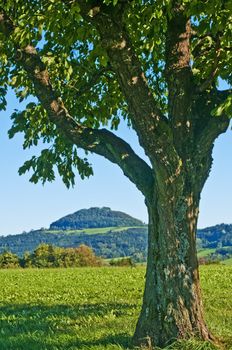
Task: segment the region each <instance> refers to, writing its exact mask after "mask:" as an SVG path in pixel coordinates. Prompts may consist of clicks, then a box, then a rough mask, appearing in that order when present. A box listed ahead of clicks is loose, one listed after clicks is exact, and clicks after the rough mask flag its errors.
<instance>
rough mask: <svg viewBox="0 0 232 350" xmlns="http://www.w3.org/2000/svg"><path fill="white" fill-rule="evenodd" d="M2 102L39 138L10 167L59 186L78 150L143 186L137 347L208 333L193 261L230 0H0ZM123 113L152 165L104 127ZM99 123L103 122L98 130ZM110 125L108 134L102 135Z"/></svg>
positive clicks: (219, 127) (222, 98)
mask: <svg viewBox="0 0 232 350" xmlns="http://www.w3.org/2000/svg"><path fill="white" fill-rule="evenodd" d="M0 6H1V14H0V31H1V40H2V44H1V78H0V79H1V85H2V87H1V94H2V99H1V107H2V108H3V109H4V108H5V105H6V97H5V94H6V90H7V85H10V86H11V87H12V88H13V89H14V90H15V92H16V95H17V96H18V98H19V100H20V101H22V100H24V99H25V98H26V97H28V96H31V95H32V96H34V97H35V98H36V102H33V103H29V104H28V105H27V107H26V108H25V110H23V111H15V113H14V114H13V115H12V121H13V124H12V128H11V130H10V131H9V135H10V137H13V136H14V135H15V134H16V133H17V132H23V133H24V136H25V140H24V144H23V146H24V148H26V147H30V146H31V145H37V143H38V141H39V140H42V141H43V142H44V143H48V147H47V148H45V149H44V150H43V151H42V152H41V155H40V156H38V157H36V156H34V157H33V158H32V159H31V160H28V161H26V162H25V164H24V165H23V166H22V167H21V168H20V169H19V173H20V174H22V173H25V172H26V171H28V170H30V169H32V171H33V175H32V177H31V181H32V182H35V183H36V182H38V181H39V180H42V181H43V182H45V181H46V180H48V181H52V180H54V178H55V173H54V166H55V165H56V166H57V168H58V172H59V174H60V175H61V177H62V178H63V181H64V183H65V184H66V185H67V186H70V185H73V184H74V176H75V175H74V169H75V168H77V170H78V171H79V173H80V175H81V177H82V178H84V177H86V176H90V175H92V168H91V166H90V164H89V163H88V160H87V158H86V157H84V158H83V157H82V158H81V153H80V152H79V149H83V150H84V151H85V152H86V153H88V152H93V153H96V154H99V155H102V156H104V157H105V158H107V159H108V160H109V161H111V162H113V163H115V164H117V165H118V166H119V167H120V168H121V169H122V171H123V173H124V174H125V176H127V177H128V178H129V179H130V180H131V181H132V182H133V183H134V184H135V185H136V186H137V188H138V189H139V190H140V191H141V192H142V193H143V195H144V197H145V203H146V206H147V209H148V214H149V238H148V242H149V247H148V260H147V273H146V285H145V292H144V297H143V306H142V311H141V314H140V317H139V320H138V323H137V326H136V331H135V334H134V338H133V339H134V343H135V344H143V343H144V344H145V343H146V342H148V343H150V344H152V345H153V344H156V345H159V346H164V345H166V344H168V343H169V342H171V341H172V340H173V339H176V338H186V337H189V336H198V337H200V338H202V339H206V340H207V339H212V336H211V334H210V332H209V330H208V328H207V326H206V324H205V321H204V318H203V311H202V302H201V293H200V286H199V274H198V262H197V257H196V226H197V218H198V211H199V209H198V208H199V201H200V194H201V191H202V188H203V186H204V183H205V181H206V179H207V177H208V175H209V172H210V168H211V165H212V150H213V144H214V141H215V139H216V138H217V137H218V136H219V135H220V134H221V133H223V132H225V131H226V130H227V128H228V125H229V118H228V116H229V115H230V114H231V90H227V91H220V90H219V89H218V79H219V78H222V79H224V80H225V81H227V83H231V74H230V72H231V50H230V47H231V46H230V45H231V43H230V34H231V22H230V12H231V8H230V5H229V1H227V0H226V1H221V0H214V1H204V2H201V1H197V0H191V1H190V0H185V1H178V0H169V1H161V0H156V1H155V0H154V1H152V0H148V1H143V0H104V1H100V0H76V1H75V0H73V1H71V0H57V1H53V0H50V1H43V0H24V1H22V0H14V1H13V0H8V1H7V2H6V1H3V0H1V1H0ZM123 119H125V120H126V121H127V123H128V124H129V125H131V126H132V127H133V129H134V130H135V131H136V133H137V135H138V139H139V142H140V145H141V146H142V147H143V149H144V151H145V153H146V155H147V157H148V158H149V161H150V164H148V163H147V162H146V161H144V160H143V159H141V158H140V157H139V156H138V155H136V154H135V152H134V151H133V150H132V148H131V146H130V145H129V144H128V143H127V142H126V141H125V140H123V139H121V138H120V137H118V136H116V135H115V134H114V132H113V130H114V129H117V126H118V124H119V122H120V121H123ZM105 126H108V128H107V129H106V128H104V127H105ZM110 129H111V130H110Z"/></svg>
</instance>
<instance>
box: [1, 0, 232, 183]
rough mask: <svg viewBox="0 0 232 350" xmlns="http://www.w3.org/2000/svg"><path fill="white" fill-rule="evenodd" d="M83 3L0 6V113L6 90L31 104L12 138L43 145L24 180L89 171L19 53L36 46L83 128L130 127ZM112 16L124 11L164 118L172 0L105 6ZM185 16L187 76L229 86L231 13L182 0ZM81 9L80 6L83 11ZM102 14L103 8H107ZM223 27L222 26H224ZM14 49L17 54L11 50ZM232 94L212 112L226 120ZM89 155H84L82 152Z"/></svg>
mask: <svg viewBox="0 0 232 350" xmlns="http://www.w3.org/2000/svg"><path fill="white" fill-rule="evenodd" d="M87 3H88V2H85V1H68V0H63V1H62V0H59V1H57V0H49V1H47V0H46V1H45V0H8V1H3V0H1V1H0V6H1V8H2V9H3V10H4V11H5V12H6V13H7V14H8V15H9V16H10V18H11V21H12V24H11V25H12V26H13V28H12V33H11V34H10V35H9V36H8V37H7V36H6V35H5V33H4V29H3V30H2V31H1V33H0V108H1V109H2V110H5V109H6V104H7V101H6V93H7V89H9V87H10V88H12V89H13V90H14V92H15V94H16V96H17V98H18V99H19V101H24V100H25V101H27V98H29V97H33V102H30V103H28V104H27V105H26V107H25V109H24V110H20V111H19V110H16V111H15V112H14V113H13V114H12V116H11V118H12V128H11V129H10V131H9V136H10V137H13V136H14V135H15V134H16V133H18V132H22V133H23V134H24V143H23V147H24V148H29V147H31V146H34V145H37V144H38V142H39V141H42V143H43V144H44V147H45V148H44V149H43V150H42V152H41V154H40V156H34V157H32V159H30V160H28V161H26V162H25V164H24V165H23V166H22V167H21V168H20V169H19V173H20V174H23V173H25V172H26V171H28V170H30V169H32V170H33V175H32V177H31V179H30V180H31V181H32V182H34V183H36V182H38V181H39V180H42V182H45V181H47V180H48V181H52V180H54V178H55V172H54V166H55V165H56V166H57V169H58V172H59V174H60V175H61V177H62V179H63V181H64V183H65V184H66V185H67V186H70V185H73V184H74V177H75V168H76V169H78V172H79V173H80V175H81V177H82V178H84V177H86V176H87V177H88V176H90V175H91V174H92V173H93V171H92V168H91V165H90V164H89V162H88V160H87V158H86V157H84V158H83V157H81V156H80V153H79V149H78V148H77V146H76V145H74V144H73V143H72V142H70V141H69V140H68V139H66V138H64V137H63V135H61V133H60V132H59V131H58V130H57V128H56V126H55V125H54V124H53V123H52V122H51V121H50V120H49V118H48V114H47V111H46V110H45V109H44V107H43V106H42V104H41V102H40V101H39V100H38V98H37V94H36V91H35V87H34V85H33V83H32V81H31V80H30V79H29V78H28V74H27V73H26V71H25V70H24V69H23V68H22V66H21V64H20V55H22V48H24V47H26V46H27V45H33V46H34V47H36V49H37V51H38V53H39V55H40V57H41V60H42V62H43V63H44V64H45V65H46V67H47V69H48V72H49V79H50V82H51V85H52V87H53V89H54V91H56V95H57V98H59V99H60V101H64V103H65V107H66V108H67V109H68V111H69V114H70V115H71V116H72V117H73V118H74V119H75V121H77V122H78V123H80V124H81V125H83V126H85V127H88V128H92V129H99V128H102V127H104V126H106V127H107V128H109V129H113V130H116V129H117V128H118V125H119V123H120V121H122V120H123V119H124V120H126V122H127V123H128V124H129V125H130V124H131V118H130V112H129V111H128V103H127V100H126V99H125V97H124V95H123V94H122V92H121V89H120V86H119V79H118V76H117V75H116V73H115V72H114V70H113V69H112V66H111V63H110V60H109V57H108V56H107V52H106V49H105V48H104V46H103V45H102V41H101V38H100V35H99V32H98V31H97V29H96V27H95V26H94V25H93V24H92V22H91V18H92V17H94V16H95V13H94V11H95V10H96V11H97V7H93V8H92V9H91V10H90V11H89V13H88V15H83V13H82V11H81V6H80V4H81V5H82V7H83V6H87ZM103 3H104V4H105V7H106V9H107V8H108V9H109V15H110V11H111V8H112V6H113V7H117V6H119V5H120V6H122V4H123V6H124V5H125V7H126V9H125V11H124V19H123V23H124V26H125V28H126V30H127V32H128V33H129V37H130V40H131V42H132V45H133V47H134V49H135V52H136V54H137V55H138V57H139V60H140V62H141V66H142V70H143V72H144V74H145V76H146V79H147V83H148V86H149V89H150V91H151V93H152V95H153V97H154V99H155V101H156V105H157V106H158V107H159V109H160V110H162V113H163V114H164V115H165V116H166V117H167V118H169V116H168V106H167V103H168V98H167V96H168V89H167V77H166V74H165V64H166V62H165V37H166V30H167V17H169V18H171V17H172V16H173V15H174V14H173V12H172V1H170V0H168V1H161V0H157V1H152V0H150V1H149V0H148V1H143V0H134V1H119V0H105V1H103ZM182 3H183V5H184V6H185V11H186V15H188V16H189V17H190V18H191V22H192V37H191V55H192V58H191V60H192V71H193V73H194V79H195V81H196V83H199V84H201V83H202V84H206V86H205V87H206V88H208V86H207V81H210V84H209V88H211V86H213V85H218V81H219V78H221V79H223V80H224V81H226V82H227V83H228V84H229V85H231V83H232V75H231V68H232V55H231V29H232V21H231V10H232V5H231V2H229V1H220V0H208V1H198V0H191V1H190V0H185V1H182ZM83 4H84V5H83ZM106 14H107V10H106ZM225 24H226V25H225ZM15 48H17V50H16V49H15ZM231 99H232V98H231V96H230V97H228V99H227V100H226V101H224V102H223V103H222V104H221V105H219V106H218V105H217V106H215V109H214V110H213V111H212V114H213V115H215V116H220V115H221V114H222V113H224V114H225V113H227V114H228V115H229V114H231V111H232V109H231ZM86 153H87V151H86Z"/></svg>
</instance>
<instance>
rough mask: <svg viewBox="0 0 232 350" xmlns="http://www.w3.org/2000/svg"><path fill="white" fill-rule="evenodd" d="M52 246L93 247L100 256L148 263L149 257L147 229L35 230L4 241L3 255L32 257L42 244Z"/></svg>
mask: <svg viewBox="0 0 232 350" xmlns="http://www.w3.org/2000/svg"><path fill="white" fill-rule="evenodd" d="M42 243H46V244H52V245H53V246H56V247H62V248H68V247H72V248H75V247H78V246H79V245H81V244H85V245H87V246H89V247H91V248H92V249H93V251H94V253H95V254H96V255H97V256H101V257H103V258H105V259H112V258H118V257H125V256H135V259H136V260H137V259H138V257H139V259H140V261H145V260H146V255H147V227H145V226H144V227H136V228H129V229H128V228H125V229H124V228H123V229H122V230H121V231H120V232H114V231H111V229H110V228H109V231H108V232H106V233H99V234H97V233H95V234H88V233H85V232H84V231H83V232H80V231H70V232H66V231H56V232H54V231H51V230H43V229H41V230H35V231H31V232H28V233H25V232H24V233H22V234H20V235H9V236H6V237H0V253H2V252H4V251H11V252H12V253H14V254H17V255H18V256H21V257H22V256H23V254H24V252H25V251H29V252H30V253H32V252H33V251H34V250H35V249H36V247H37V246H38V245H39V244H42Z"/></svg>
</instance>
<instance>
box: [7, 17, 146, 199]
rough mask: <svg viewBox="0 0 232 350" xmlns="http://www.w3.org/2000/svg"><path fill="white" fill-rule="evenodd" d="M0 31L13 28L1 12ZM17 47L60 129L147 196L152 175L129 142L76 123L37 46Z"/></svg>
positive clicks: (37, 94) (21, 59) (29, 74)
mask: <svg viewBox="0 0 232 350" xmlns="http://www.w3.org/2000/svg"><path fill="white" fill-rule="evenodd" d="M2 28H4V31H3V30H2ZM0 31H1V32H2V33H4V34H5V35H7V36H9V35H10V34H11V32H12V31H13V25H12V23H11V22H10V20H9V19H8V17H7V16H6V15H5V14H4V13H3V12H2V13H1V14H0ZM16 49H17V61H18V63H19V64H20V65H21V66H22V67H23V68H24V69H25V71H26V72H27V74H28V77H29V78H30V79H31V81H32V82H33V84H34V88H35V92H36V96H37V98H38V99H39V101H40V102H41V104H42V105H43V107H44V108H45V109H46V110H47V112H48V116H49V119H50V121H51V122H52V123H54V124H55V125H56V127H57V129H58V130H59V132H60V133H61V134H62V135H63V136H64V137H66V138H67V139H68V140H69V141H71V142H73V144H75V145H77V146H78V147H81V148H83V149H85V150H88V151H91V152H94V153H97V154H99V155H102V156H104V157H105V158H107V159H109V160H110V161H111V162H113V163H116V164H117V165H119V166H120V168H121V169H122V170H123V172H124V174H125V175H126V176H127V177H128V178H129V179H130V180H131V181H132V182H133V183H134V184H135V185H136V186H137V187H138V189H139V190H140V191H141V192H142V193H143V194H144V195H145V196H146V197H148V198H149V197H150V188H151V186H152V184H153V175H152V171H151V168H150V167H149V166H148V164H147V163H146V162H145V161H144V160H142V159H141V158H140V157H138V156H137V155H136V154H135V153H134V151H133V150H132V148H131V147H130V146H129V144H127V143H126V142H125V141H124V140H122V139H121V138H119V137H117V136H116V135H114V134H113V133H112V132H110V131H107V130H105V129H102V130H96V129H90V128H86V127H83V126H82V125H81V124H79V123H77V122H76V121H75V119H74V118H73V117H72V116H71V115H70V114H69V112H68V110H67V109H66V108H65V106H64V104H63V102H62V100H61V99H60V98H59V96H58V94H57V93H56V92H55V91H54V90H53V88H52V85H51V83H50V81H49V74H48V71H47V69H46V66H45V64H44V63H43V62H42V61H41V59H40V57H39V55H38V53H37V51H36V49H35V48H34V47H32V46H30V45H28V46H27V47H25V48H23V49H18V48H16Z"/></svg>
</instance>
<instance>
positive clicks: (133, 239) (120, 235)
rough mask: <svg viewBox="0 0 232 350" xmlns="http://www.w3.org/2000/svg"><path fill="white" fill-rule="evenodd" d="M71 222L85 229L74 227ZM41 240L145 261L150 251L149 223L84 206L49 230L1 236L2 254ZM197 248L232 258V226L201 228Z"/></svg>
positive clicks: (21, 250) (211, 255)
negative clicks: (81, 245)
mask: <svg viewBox="0 0 232 350" xmlns="http://www.w3.org/2000/svg"><path fill="white" fill-rule="evenodd" d="M101 218H102V220H103V222H101ZM74 219H75V220H74ZM94 219H96V221H94ZM71 224H72V225H73V227H81V228H80V229H70V227H72V226H71ZM97 225H99V227H97ZM105 225H108V226H107V227H106V226H105ZM62 227H63V228H62ZM61 228H62V229H61ZM41 243H48V244H52V245H55V246H59V247H64V248H66V247H77V246H79V245H80V244H86V245H88V246H90V247H91V248H92V249H93V250H94V252H95V254H96V255H98V256H102V257H103V258H116V257H123V256H132V257H134V259H135V260H137V261H142V260H145V257H146V253H147V226H146V225H144V224H143V223H142V222H141V221H140V220H138V219H135V218H132V217H131V216H129V215H127V214H125V213H122V212H119V211H113V210H110V208H90V209H82V210H79V211H77V212H76V213H74V214H71V215H67V216H65V217H63V218H61V219H59V220H57V221H55V222H54V223H52V224H51V225H50V228H49V229H40V230H32V231H30V232H28V233H26V232H24V233H22V234H18V235H9V236H6V237H0V253H1V252H3V251H5V250H10V251H12V252H13V253H16V254H17V255H20V256H22V255H23V253H24V252H25V251H29V252H32V251H33V250H34V249H35V248H36V247H37V246H38V245H39V244H41ZM197 248H198V252H199V257H200V258H204V257H206V256H208V258H210V259H214V260H217V259H220V260H221V259H227V258H229V257H231V256H232V225H226V224H221V225H216V226H212V227H208V228H205V229H200V230H198V232H197Z"/></svg>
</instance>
